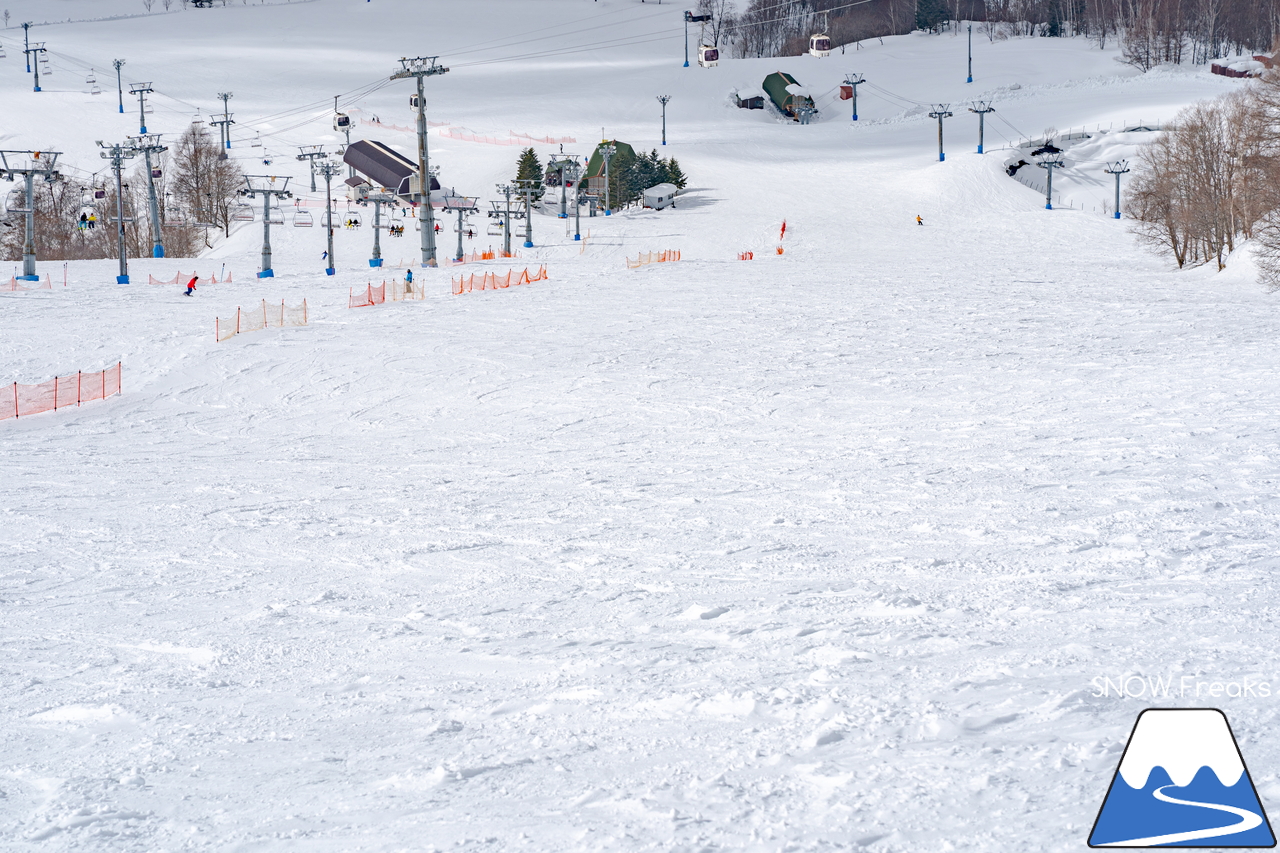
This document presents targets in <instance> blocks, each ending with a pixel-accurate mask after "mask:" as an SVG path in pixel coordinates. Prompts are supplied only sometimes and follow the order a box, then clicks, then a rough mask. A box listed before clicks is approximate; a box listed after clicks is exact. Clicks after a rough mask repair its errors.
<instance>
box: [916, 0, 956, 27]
mask: <svg viewBox="0 0 1280 853" xmlns="http://www.w3.org/2000/svg"><path fill="white" fill-rule="evenodd" d="M950 18H951V12H950V10H949V9H948V8H947V4H946V3H945V2H943V0H917V3H916V29H917V30H929V31H930V32H937V31H938V29H939V28H940V27H941V26H942V24H943V23H944V22H945V21H947V20H950Z"/></svg>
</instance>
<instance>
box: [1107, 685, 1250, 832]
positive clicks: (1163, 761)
mask: <svg viewBox="0 0 1280 853" xmlns="http://www.w3.org/2000/svg"><path fill="white" fill-rule="evenodd" d="M1089 846H1090V847H1216V848H1221V847H1275V846H1276V837H1275V835H1274V834H1273V833H1272V832H1271V823H1270V821H1268V820H1267V813H1266V812H1265V811H1263V808H1262V803H1261V802H1260V801H1259V800H1258V792H1257V791H1256V790H1254V787H1253V780H1252V779H1251V778H1250V777H1249V769H1248V768H1247V767H1245V765H1244V758H1243V757H1242V756H1241V755H1240V747H1239V746H1238V745H1237V744H1236V738H1235V735H1233V734H1232V733H1231V726H1230V725H1229V724H1228V723H1227V718H1226V716H1225V715H1224V714H1223V713H1222V712H1221V711H1219V710H1218V709H1216V708H1148V709H1147V710H1145V711H1143V712H1142V713H1141V714H1139V715H1138V721H1137V722H1136V723H1135V724H1134V726H1133V733H1132V734H1130V735H1129V743H1128V744H1127V745H1126V746H1125V748H1124V755H1123V756H1122V757H1121V758H1120V766H1119V767H1117V768H1116V774H1115V776H1114V777H1113V778H1112V780H1111V787H1110V788H1109V789H1108V790H1107V798H1106V799H1105V800H1104V801H1103V802H1102V809H1101V810H1099V812H1098V819H1097V820H1096V821H1094V823H1093V832H1091V833H1090V834H1089Z"/></svg>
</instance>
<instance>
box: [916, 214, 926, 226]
mask: <svg viewBox="0 0 1280 853" xmlns="http://www.w3.org/2000/svg"><path fill="white" fill-rule="evenodd" d="M916 224H917V225H923V224H924V220H923V219H921V218H920V214H918V213H917V214H916Z"/></svg>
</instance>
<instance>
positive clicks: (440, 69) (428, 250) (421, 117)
mask: <svg viewBox="0 0 1280 853" xmlns="http://www.w3.org/2000/svg"><path fill="white" fill-rule="evenodd" d="M436 59H438V57H435V56H417V57H414V58H413V59H407V58H402V59H401V60H400V70H399V71H397V72H396V73H395V74H392V75H391V79H392V80H407V79H409V78H410V77H412V78H414V80H416V81H417V85H418V94H417V101H416V102H415V106H416V107H417V109H418V192H417V193H416V196H417V199H418V225H419V227H420V229H421V233H422V265H423V266H424V267H434V266H435V265H436V232H435V215H434V213H433V212H432V210H431V170H430V165H431V162H430V160H429V159H428V158H427V99H426V93H425V92H424V91H423V87H422V81H423V79H424V78H426V77H435V76H437V75H439V74H447V73H449V69H448V68H446V67H444V66H443V65H437V64H436ZM411 191H412V187H411Z"/></svg>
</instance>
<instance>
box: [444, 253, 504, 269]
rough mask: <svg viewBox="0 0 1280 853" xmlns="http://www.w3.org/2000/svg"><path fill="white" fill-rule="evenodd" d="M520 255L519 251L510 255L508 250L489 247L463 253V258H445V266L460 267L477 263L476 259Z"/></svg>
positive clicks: (490, 259) (482, 259) (488, 259)
mask: <svg viewBox="0 0 1280 853" xmlns="http://www.w3.org/2000/svg"><path fill="white" fill-rule="evenodd" d="M518 257H520V253H519V252H512V253H511V254H509V255H508V254H507V253H506V252H499V251H496V250H494V249H488V250H486V251H483V252H472V253H470V254H468V255H463V256H462V257H461V258H459V259H457V260H454V259H453V258H445V259H444V262H443V263H444V265H445V266H448V267H460V266H462V265H463V264H472V263H475V262H476V261H496V260H497V259H498V258H518Z"/></svg>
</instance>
